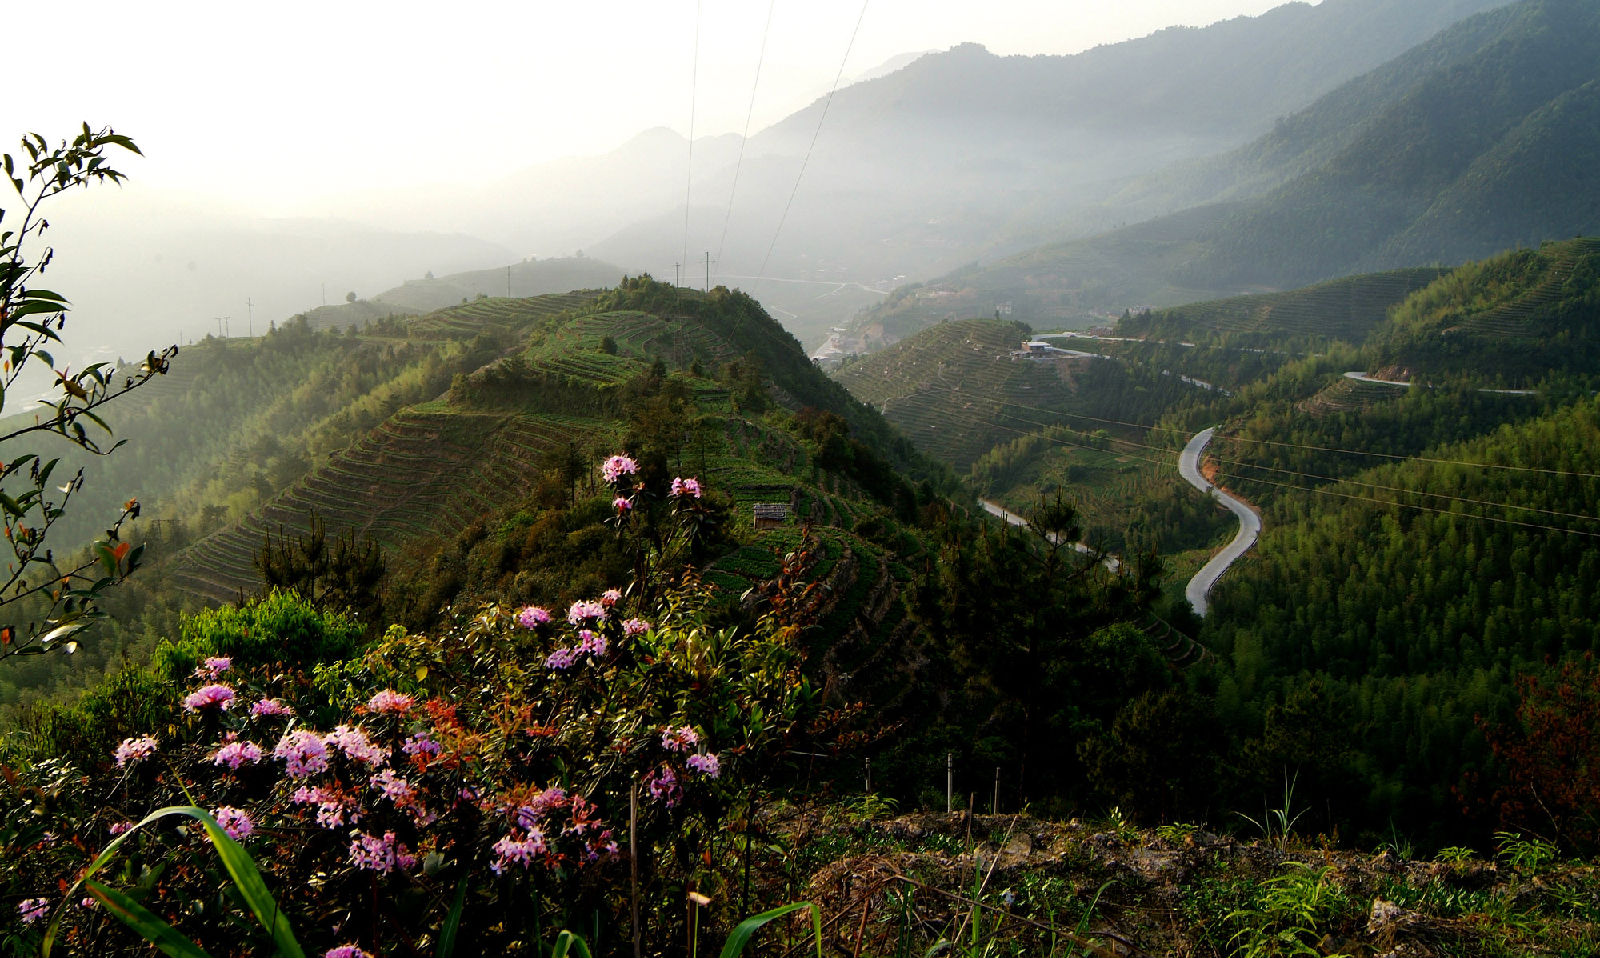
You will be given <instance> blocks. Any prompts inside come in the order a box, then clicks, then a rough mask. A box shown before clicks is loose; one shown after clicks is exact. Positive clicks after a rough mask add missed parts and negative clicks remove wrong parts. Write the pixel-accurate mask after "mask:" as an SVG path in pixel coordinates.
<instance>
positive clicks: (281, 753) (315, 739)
mask: <svg viewBox="0 0 1600 958" xmlns="http://www.w3.org/2000/svg"><path fill="white" fill-rule="evenodd" d="M272 757H273V758H281V759H283V760H284V762H285V765H286V767H285V769H284V771H285V772H286V773H288V775H289V777H290V778H305V777H306V776H307V775H314V774H316V773H317V772H325V771H327V770H328V746H327V745H326V744H324V742H323V740H322V736H321V735H318V734H317V733H316V732H312V731H309V730H307V729H303V728H302V729H295V730H294V731H292V732H287V733H285V734H284V736H283V738H281V739H279V740H278V745H277V747H276V748H274V749H273V750H272Z"/></svg>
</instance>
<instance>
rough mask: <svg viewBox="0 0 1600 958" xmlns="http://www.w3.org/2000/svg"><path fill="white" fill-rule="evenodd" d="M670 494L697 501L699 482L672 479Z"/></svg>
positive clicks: (697, 480)
mask: <svg viewBox="0 0 1600 958" xmlns="http://www.w3.org/2000/svg"><path fill="white" fill-rule="evenodd" d="M672 494H673V495H674V496H678V497H682V496H688V497H690V498H692V499H698V498H700V480H699V479H674V480H672Z"/></svg>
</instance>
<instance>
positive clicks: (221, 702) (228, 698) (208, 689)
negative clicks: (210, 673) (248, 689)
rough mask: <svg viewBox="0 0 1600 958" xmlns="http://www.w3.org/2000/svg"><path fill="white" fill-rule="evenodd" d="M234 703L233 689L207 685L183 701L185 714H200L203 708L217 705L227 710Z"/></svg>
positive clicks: (224, 686)
mask: <svg viewBox="0 0 1600 958" xmlns="http://www.w3.org/2000/svg"><path fill="white" fill-rule="evenodd" d="M232 701H233V689H231V688H229V687H227V686H226V685H216V684H212V685H205V686H201V687H200V688H199V689H197V690H196V691H194V692H191V693H189V695H187V696H186V697H185V698H184V700H183V710H184V711H185V712H198V711H200V710H201V709H203V708H210V707H211V706H213V705H215V706H216V707H217V708H219V709H226V708H227V707H228V705H229V703H231V702H232Z"/></svg>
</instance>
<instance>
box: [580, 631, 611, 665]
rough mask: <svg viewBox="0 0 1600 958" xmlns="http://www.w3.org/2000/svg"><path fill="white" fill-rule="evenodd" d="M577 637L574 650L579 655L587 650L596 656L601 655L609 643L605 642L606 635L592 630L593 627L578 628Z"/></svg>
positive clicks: (604, 652)
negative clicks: (576, 645) (577, 640)
mask: <svg viewBox="0 0 1600 958" xmlns="http://www.w3.org/2000/svg"><path fill="white" fill-rule="evenodd" d="M578 639H579V642H578V648H577V650H576V651H577V652H578V653H579V654H580V655H581V654H583V653H585V652H587V653H588V654H590V655H592V656H595V657H596V658H598V657H600V656H602V655H605V654H606V649H607V648H608V647H609V643H607V642H606V637H605V636H603V635H601V634H600V633H598V632H596V631H594V630H593V629H579V630H578Z"/></svg>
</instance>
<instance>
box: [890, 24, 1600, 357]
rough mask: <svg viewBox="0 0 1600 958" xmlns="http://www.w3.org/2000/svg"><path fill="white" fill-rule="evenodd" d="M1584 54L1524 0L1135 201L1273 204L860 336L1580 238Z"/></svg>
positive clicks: (1036, 315) (1158, 234)
mask: <svg viewBox="0 0 1600 958" xmlns="http://www.w3.org/2000/svg"><path fill="white" fill-rule="evenodd" d="M1597 53H1600V25H1597V23H1596V18H1595V15H1594V14H1593V12H1592V11H1590V10H1588V9H1587V8H1585V7H1584V6H1583V5H1581V4H1575V3H1571V2H1567V0H1549V2H1545V0H1524V2H1522V3H1519V4H1516V5H1514V6H1511V7H1505V8H1501V9H1497V10H1492V11H1489V12H1487V13H1484V14H1481V15H1479V16H1477V17H1475V18H1473V19H1471V20H1468V21H1465V22H1463V23H1461V24H1458V25H1456V26H1455V27H1453V28H1451V29H1449V30H1446V31H1444V32H1443V33H1442V34H1440V35H1439V36H1438V37H1436V38H1434V39H1433V40H1431V41H1429V42H1428V43H1425V44H1423V45H1422V46H1420V47H1418V48H1417V49H1416V50H1413V51H1411V52H1408V53H1406V54H1404V55H1403V56H1401V57H1400V58H1398V59H1397V60H1396V61H1394V62H1393V63H1390V64H1387V65H1385V66H1384V67H1383V68H1381V69H1379V70H1377V71H1374V72H1373V73H1372V74H1370V75H1368V76H1366V77H1362V78H1360V79H1358V80H1356V81H1353V82H1351V83H1349V84H1346V85H1345V86H1343V87H1341V88H1340V89H1338V90H1336V91H1334V92H1333V93H1330V94H1328V95H1327V96H1325V97H1323V98H1322V99H1321V100H1319V101H1318V102H1317V103H1316V104H1314V105H1313V106H1311V107H1309V108H1308V109H1306V110H1305V111H1303V112H1301V113H1299V114H1296V115H1294V116H1291V117H1288V118H1286V119H1284V120H1283V121H1281V122H1279V123H1278V124H1277V125H1276V127H1275V129H1274V130H1273V132H1271V133H1269V134H1268V135H1267V136H1265V137H1263V138H1261V139H1260V140H1258V141H1256V143H1254V144H1252V145H1251V146H1249V147H1246V148H1244V149H1241V150H1239V151H1237V152H1235V153H1232V154H1229V155H1228V156H1226V157H1224V158H1222V159H1221V160H1219V161H1215V162H1213V163H1212V164H1211V165H1210V166H1209V167H1208V166H1205V165H1201V166H1196V167H1189V168H1187V169H1186V170H1183V171H1180V172H1178V173H1175V174H1173V175H1172V176H1171V177H1170V178H1169V179H1168V180H1166V181H1165V183H1166V185H1165V186H1163V185H1161V183H1162V182H1163V181H1161V180H1147V181H1146V182H1145V183H1144V184H1143V185H1142V186H1141V187H1140V189H1141V190H1142V191H1144V192H1142V193H1141V192H1136V193H1135V194H1134V195H1133V198H1132V201H1133V202H1135V203H1144V204H1157V205H1159V204H1165V203H1171V202H1179V201H1181V198H1182V197H1183V196H1185V195H1187V196H1189V197H1190V198H1193V197H1194V196H1197V195H1199V193H1200V191H1203V190H1204V189H1215V190H1217V191H1219V193H1220V195H1233V194H1236V193H1246V194H1247V193H1249V192H1251V191H1252V190H1256V189H1260V188H1262V187H1266V186H1271V185H1272V184H1274V183H1275V182H1276V183H1278V185H1276V186H1275V187H1273V188H1272V189H1271V190H1270V191H1269V192H1267V193H1265V194H1263V195H1260V196H1257V197H1255V198H1244V199H1241V200H1236V201H1234V202H1232V203H1230V204H1221V205H1217V204H1213V205H1202V206H1196V207H1194V208H1193V209H1190V210H1188V211H1185V212H1183V213H1180V214H1174V215H1169V216H1164V217H1160V218H1157V219H1153V220H1149V221H1147V222H1145V223H1141V224H1139V225H1137V226H1131V227H1127V228H1126V229H1124V230H1120V231H1115V232H1111V233H1107V234H1104V235H1102V236H1099V237H1094V238H1090V239H1084V240H1077V241H1072V242H1069V243H1065V244H1058V245H1056V246H1053V247H1044V248H1040V249H1036V250H1032V251H1029V252H1028V253H1025V254H1020V255H1017V256H1014V257H1011V258H1009V259H1005V260H1001V261H999V262H997V263H995V264H992V265H989V266H984V267H980V268H975V269H968V270H964V271H962V272H960V273H955V274H951V275H950V276H949V277H947V278H944V279H941V280H939V281H937V282H935V283H933V284H930V285H932V286H933V287H934V288H948V289H952V290H954V291H961V290H970V291H972V292H971V293H970V294H968V295H967V296H966V300H967V302H961V301H959V300H958V301H957V302H956V303H949V304H945V303H939V304H935V307H934V309H933V310H930V309H928V308H920V307H918V306H917V304H915V303H910V304H907V303H906V300H905V298H904V296H897V297H893V298H891V301H890V302H889V303H888V304H886V306H885V307H883V308H880V309H879V310H878V311H876V312H874V313H869V314H867V315H866V316H864V317H863V319H862V325H870V324H872V323H877V322H882V323H885V324H886V325H888V323H889V317H891V316H892V317H894V322H895V324H897V328H900V329H911V328H915V327H916V325H917V324H918V323H919V322H920V323H926V322H928V321H930V320H934V319H937V318H939V317H941V316H945V315H949V310H948V307H949V306H954V305H960V306H962V307H965V308H966V309H969V310H973V311H975V312H976V313H977V314H980V315H981V314H984V313H987V312H988V311H989V309H992V308H993V306H994V304H997V303H1001V302H1012V303H1013V305H1014V307H1015V309H1016V310H1017V311H1016V312H1015V313H1014V315H1016V316H1019V317H1020V318H1023V319H1026V320H1028V321H1030V322H1036V323H1044V324H1052V323H1068V324H1078V325H1081V324H1083V323H1085V322H1088V321H1093V320H1094V318H1096V317H1105V316H1108V315H1115V314H1117V313H1120V312H1122V311H1123V310H1125V309H1128V308H1139V307H1142V306H1151V305H1154V306H1165V305H1175V304H1177V303H1179V302H1184V301H1188V300H1202V299H1209V298H1217V297H1223V296H1229V295H1235V294H1237V293H1240V292H1249V291H1252V290H1264V289H1286V288H1293V287H1296V286H1300V285H1304V284H1307V283H1310V282H1315V281H1318V280H1322V279H1328V278H1332V277H1336V276H1341V275H1347V274H1351V273H1358V272H1369V271H1373V270H1380V269H1392V268H1398V267H1405V266H1415V265H1424V264H1428V263H1433V262H1447V263H1448V262H1460V261H1462V260H1464V259H1470V258H1475V257H1482V256H1486V255H1490V254H1492V253H1494V252H1497V251H1499V250H1501V249H1505V248H1507V247H1510V246H1514V245H1518V244H1525V243H1536V242H1538V241H1540V240H1543V239H1562V238H1565V237H1568V236H1571V235H1574V234H1576V233H1585V232H1593V231H1594V230H1595V229H1596V228H1600V219H1596V218H1595V217H1594V215H1592V211H1594V210H1596V208H1597V205H1600V200H1597V199H1596V196H1597V195H1600V189H1597V187H1596V185H1595V183H1594V181H1593V179H1592V178H1591V177H1589V176H1588V175H1587V173H1586V172H1585V171H1586V170H1587V169H1588V168H1589V167H1590V166H1591V165H1592V164H1591V162H1590V160H1589V157H1590V156H1592V155H1593V154H1592V149H1593V146H1594V140H1595V136H1594V132H1593V129H1594V128H1593V126H1592V125H1591V124H1589V123H1588V122H1587V118H1588V117H1589V116H1590V112H1591V109H1592V108H1591V107H1590V105H1589V104H1591V103H1592V98H1593V93H1594V90H1595V89H1596V88H1595V85H1594V84H1595V80H1596V76H1597V70H1600V68H1597V67H1596V63H1597V62H1600V56H1597ZM1524 163H1527V164H1528V165H1522V164H1524ZM1224 168H1230V169H1232V170H1234V171H1235V172H1234V173H1232V174H1228V175H1226V176H1225V175H1222V173H1221V171H1222V170H1223V169H1224ZM1185 184H1186V185H1185ZM1185 189H1188V190H1191V191H1195V192H1190V193H1188V194H1185V193H1184V190H1185ZM1489 203H1493V204H1495V205H1493V206H1490V205H1488V204H1489ZM1545 217H1547V218H1545ZM1087 264H1094V267H1093V268H1089V267H1088V266H1087ZM971 314H972V313H967V315H971ZM958 315H960V314H959V313H958Z"/></svg>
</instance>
